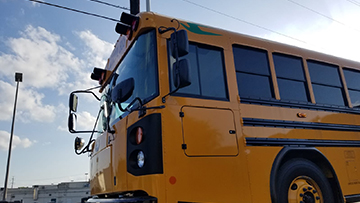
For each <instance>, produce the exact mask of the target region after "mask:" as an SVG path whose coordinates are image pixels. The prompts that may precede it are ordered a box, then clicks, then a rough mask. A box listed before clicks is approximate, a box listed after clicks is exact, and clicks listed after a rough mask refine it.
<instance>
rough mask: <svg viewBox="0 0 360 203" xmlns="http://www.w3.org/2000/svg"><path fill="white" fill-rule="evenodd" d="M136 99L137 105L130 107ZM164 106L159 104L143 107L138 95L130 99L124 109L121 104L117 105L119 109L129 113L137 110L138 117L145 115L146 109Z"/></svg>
mask: <svg viewBox="0 0 360 203" xmlns="http://www.w3.org/2000/svg"><path fill="white" fill-rule="evenodd" d="M136 101H138V102H139V105H137V106H136V107H135V108H131V106H133V105H134V104H135V102H136ZM163 108H165V105H161V106H153V107H145V106H143V103H142V101H141V99H140V98H139V97H136V98H135V99H134V100H132V101H131V102H130V104H129V105H127V107H125V109H123V108H122V107H121V105H119V109H120V110H121V111H123V112H125V111H128V112H129V113H131V112H133V111H139V118H140V117H143V116H145V115H146V110H148V109H163Z"/></svg>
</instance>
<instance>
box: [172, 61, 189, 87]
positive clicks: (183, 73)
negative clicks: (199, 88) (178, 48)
mask: <svg viewBox="0 0 360 203" xmlns="http://www.w3.org/2000/svg"><path fill="white" fill-rule="evenodd" d="M173 73H174V75H173V79H174V86H175V88H177V89H178V88H183V87H186V86H189V85H190V84H191V80H190V73H189V61H188V60H187V59H181V60H180V61H178V62H175V63H174V64H173Z"/></svg>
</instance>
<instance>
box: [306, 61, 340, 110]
mask: <svg viewBox="0 0 360 203" xmlns="http://www.w3.org/2000/svg"><path fill="white" fill-rule="evenodd" d="M307 64H308V67H309V73H310V78H311V84H312V87H313V90H314V96H315V101H316V103H318V104H330V105H336V106H345V100H344V94H343V87H342V83H341V80H340V76H339V70H338V66H335V65H331V64H326V63H322V62H317V61H312V60H309V61H308V62H307Z"/></svg>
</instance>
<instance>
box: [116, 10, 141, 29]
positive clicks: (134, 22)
mask: <svg viewBox="0 0 360 203" xmlns="http://www.w3.org/2000/svg"><path fill="white" fill-rule="evenodd" d="M139 19H140V18H139V17H138V16H136V15H132V14H129V13H122V14H121V17H120V21H121V22H122V23H124V24H126V25H129V26H131V29H132V30H133V31H136V30H137V28H138V26H139Z"/></svg>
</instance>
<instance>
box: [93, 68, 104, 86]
mask: <svg viewBox="0 0 360 203" xmlns="http://www.w3.org/2000/svg"><path fill="white" fill-rule="evenodd" d="M90 77H91V79H93V80H97V81H99V84H100V85H101V84H102V83H103V82H104V80H105V78H106V70H105V69H101V68H94V70H93V72H92V73H91V76H90Z"/></svg>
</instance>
